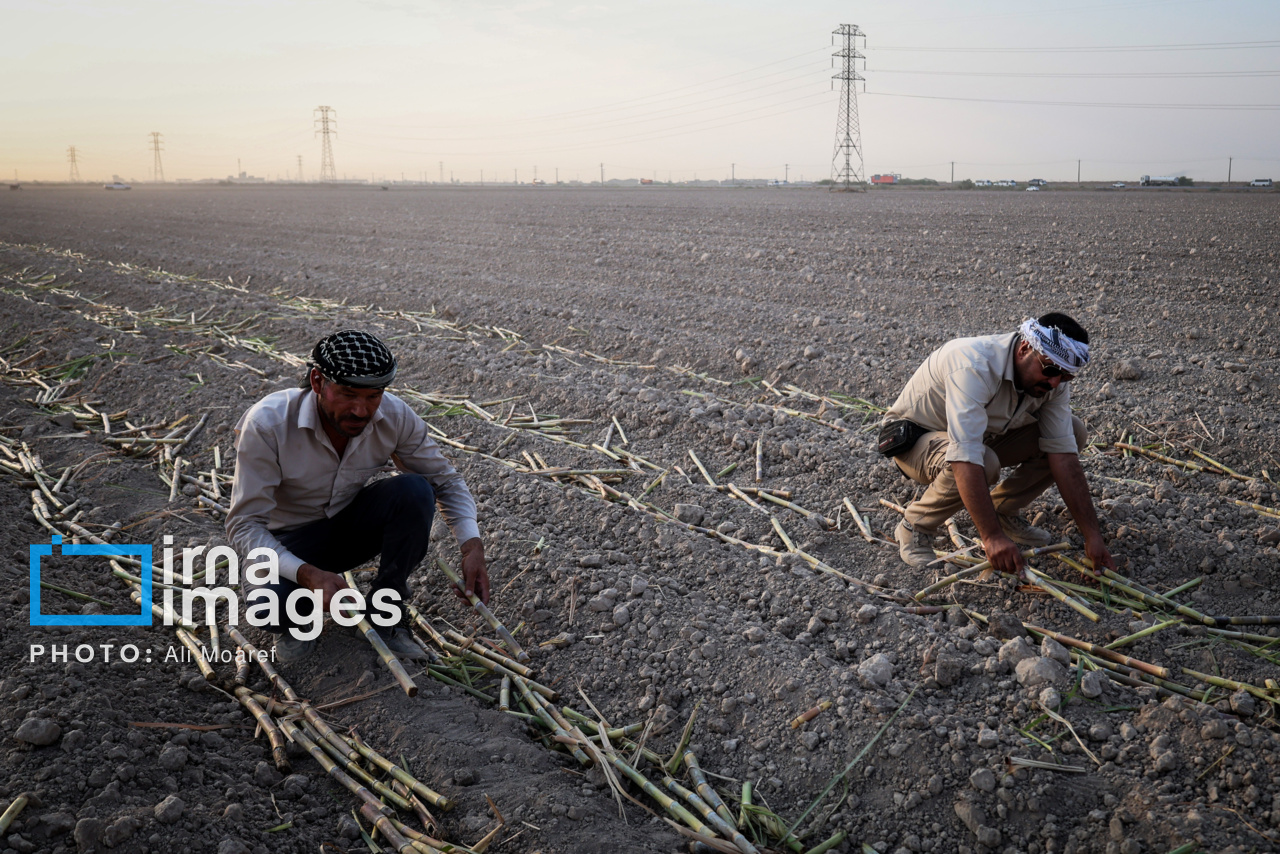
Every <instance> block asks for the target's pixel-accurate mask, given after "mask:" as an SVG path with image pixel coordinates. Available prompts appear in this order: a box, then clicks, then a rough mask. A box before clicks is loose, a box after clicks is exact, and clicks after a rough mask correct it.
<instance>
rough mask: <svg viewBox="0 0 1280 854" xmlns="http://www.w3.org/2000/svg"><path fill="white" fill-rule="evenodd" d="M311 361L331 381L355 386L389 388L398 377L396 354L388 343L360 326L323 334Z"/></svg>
mask: <svg viewBox="0 0 1280 854" xmlns="http://www.w3.org/2000/svg"><path fill="white" fill-rule="evenodd" d="M311 361H312V363H313V364H314V365H315V367H316V368H318V369H319V370H320V373H322V374H324V376H325V378H326V379H328V380H329V381H331V382H335V383H337V384H338V385H345V386H351V387H352V388H386V387H387V386H389V385H391V381H392V380H394V379H395V377H396V357H395V356H393V355H391V351H390V350H388V349H387V345H386V344H383V343H382V342H381V341H379V340H378V339H377V338H376V337H374V336H373V335H370V334H369V333H368V332H361V331H359V330H358V329H343V330H341V331H338V332H335V333H333V334H332V335H329V336H326V337H325V338H321V339H320V342H319V343H318V344H316V346H315V349H314V350H312V351H311Z"/></svg>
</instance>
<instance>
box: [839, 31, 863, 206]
mask: <svg viewBox="0 0 1280 854" xmlns="http://www.w3.org/2000/svg"><path fill="white" fill-rule="evenodd" d="M832 35H838V36H840V37H842V39H843V44H842V45H841V46H840V50H838V51H836V52H835V53H833V54H832V56H833V57H839V58H840V71H839V73H838V74H833V75H832V76H831V79H832V80H839V81H840V114H839V116H838V118H837V119H836V150H835V154H834V155H833V156H832V158H831V177H832V178H833V179H834V180H835V182H836V183H837V184H839V185H841V186H842V187H843V189H845V190H854V189H859V190H860V189H863V188H864V186H865V185H866V182H867V179H866V176H865V175H864V174H863V164H862V130H861V128H860V127H859V126H858V81H859V80H864V81H865V80H866V78H865V77H863V76H862V75H860V74H859V73H858V60H859V59H861V60H862V61H863V70H866V57H865V56H864V55H863V54H861V53H859V52H858V47H857V40H858V38H859V37H861V38H862V46H863V47H864V48H865V47H866V46H867V35H866V33H864V32H862V30H860V29H858V26H857V24H841V25H840V28H839V29H837V30H833V31H832Z"/></svg>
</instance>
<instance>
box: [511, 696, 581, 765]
mask: <svg viewBox="0 0 1280 854" xmlns="http://www.w3.org/2000/svg"><path fill="white" fill-rule="evenodd" d="M511 681H513V682H515V684H516V687H517V688H518V689H520V693H521V694H522V695H523V696H524V700H525V703H526V704H527V705H528V706H529V709H530V711H532V712H533V713H534V715H536V716H537V718H538V720H540V721H542V723H543V725H544V726H546V728H547V729H549V730H551V731H552V733H554V734H555V735H556V736H559V738H560V741H561V743H562V744H564V745H565V746H566V747H568V748H569V752H570V753H572V754H573V756H574V758H575V759H577V760H578V761H579V762H581V763H582V764H583V765H590V764H591V759H590V757H588V756H587V754H586V753H584V752H583V751H582V748H581V747H579V746H578V743H579V741H583V740H585V739H586V737H585V736H583V738H582V739H577V738H574V737H573V736H572V735H570V734H569V729H570V728H571V726H572V725H570V726H564V725H562V724H561V722H560V721H559V720H557V719H556V718H557V715H556V714H555V712H554V711H553V710H552V709H551V708H550V707H548V706H547V704H546V702H545V701H544V700H543V699H542V698H541V697H539V696H538V695H537V694H535V693H533V692H532V691H530V690H529V686H528V685H526V684H525V680H523V679H520V678H518V677H517V678H515V679H513V680H511ZM561 720H563V719H561Z"/></svg>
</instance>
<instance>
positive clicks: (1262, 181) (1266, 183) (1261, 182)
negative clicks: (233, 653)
mask: <svg viewBox="0 0 1280 854" xmlns="http://www.w3.org/2000/svg"><path fill="white" fill-rule="evenodd" d="M1249 186H1250V187H1270V186H1271V179H1270V178H1254V179H1253V180H1252V181H1250V182H1249Z"/></svg>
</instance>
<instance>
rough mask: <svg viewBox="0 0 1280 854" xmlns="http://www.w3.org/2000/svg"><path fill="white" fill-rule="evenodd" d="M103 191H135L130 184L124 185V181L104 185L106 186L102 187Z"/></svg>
mask: <svg viewBox="0 0 1280 854" xmlns="http://www.w3.org/2000/svg"><path fill="white" fill-rule="evenodd" d="M102 189H104V190H132V189H133V187H130V186H129V185H128V184H126V183H124V182H123V181H113V182H112V183H110V184H104V185H103V187H102Z"/></svg>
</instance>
